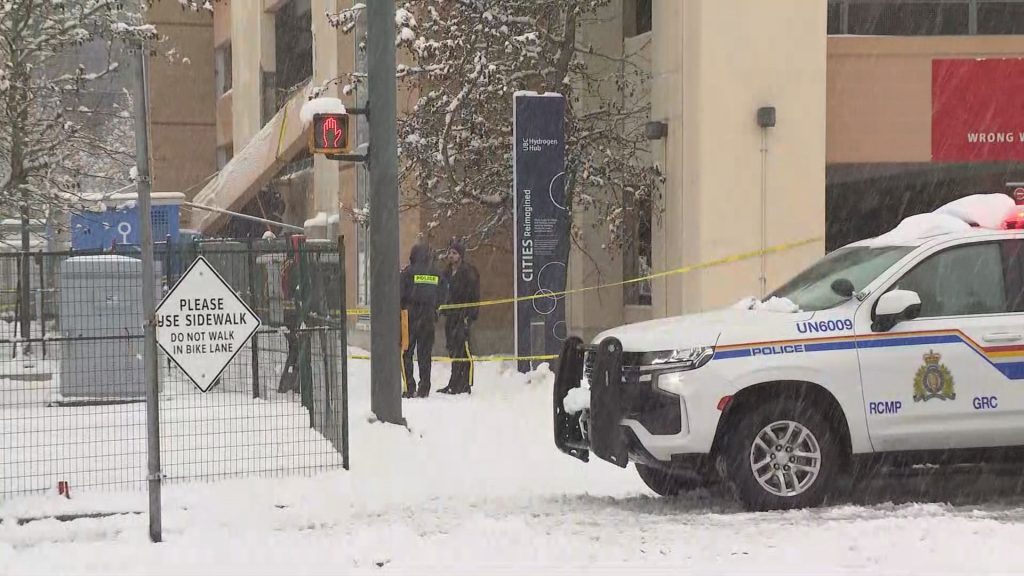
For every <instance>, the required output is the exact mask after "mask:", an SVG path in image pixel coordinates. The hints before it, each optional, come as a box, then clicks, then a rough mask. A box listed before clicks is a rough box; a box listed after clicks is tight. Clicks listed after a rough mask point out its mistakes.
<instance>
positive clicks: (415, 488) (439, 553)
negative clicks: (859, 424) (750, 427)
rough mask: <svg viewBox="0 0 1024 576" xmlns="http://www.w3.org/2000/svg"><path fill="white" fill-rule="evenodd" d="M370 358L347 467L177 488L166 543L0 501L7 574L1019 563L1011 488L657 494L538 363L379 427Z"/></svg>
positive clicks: (132, 528)
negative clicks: (562, 397) (568, 429)
mask: <svg viewBox="0 0 1024 576" xmlns="http://www.w3.org/2000/svg"><path fill="white" fill-rule="evenodd" d="M367 370H368V367H367V363H366V362H361V361H353V362H352V366H351V373H352V386H353V390H352V409H353V421H352V450H353V452H352V471H351V472H348V473H346V472H344V471H337V472H330V473H324V474H321V475H318V476H314V477H308V478H289V479H262V480H258V479H239V480H229V481H223V482H220V483H215V484H173V485H169V486H167V487H166V488H165V492H164V539H165V542H164V543H162V544H159V545H153V544H150V543H149V542H148V540H147V529H146V526H147V519H146V516H145V515H144V514H126V515H119V516H111V517H106V518H97V519H81V520H75V521H72V522H60V521H58V520H54V519H43V520H38V521H33V522H29V523H26V524H24V525H18V523H17V522H16V521H15V520H14V518H16V517H19V518H24V517H40V516H48V515H55V514H66V513H75V512H95V511H104V512H118V511H120V512H131V511H142V510H145V494H144V493H134V494H105V493H102V492H90V493H81V494H76V495H75V496H74V498H73V499H72V500H64V499H62V498H57V497H56V496H55V495H52V496H46V497H43V496H35V497H31V498H20V499H17V500H13V501H10V502H6V503H3V504H0V517H2V518H5V519H6V521H4V522H3V524H0V574H2V575H7V574H11V575H15V574H175V575H177V574H200V573H202V574H213V573H216V574H218V575H221V574H240V575H246V576H251V575H255V574H289V575H297V574H312V573H316V574H328V573H330V574H348V573H389V574H423V573H434V574H484V573H502V574H524V573H534V574H556V573H559V574H560V573H611V572H615V573H617V574H623V573H626V574H628V573H634V572H642V573H651V572H659V573H667V572H669V571H671V572H673V573H691V572H692V573H722V574H731V573H738V572H744V573H753V572H756V573H758V574H783V573H785V574H790V575H791V574H823V573H829V574H831V573H842V572H859V573H869V574H890V573H899V574H922V573H934V572H942V573H964V574H967V573H970V574H977V573H982V572H1021V571H1024V559H1022V558H1021V557H1020V555H1019V553H1018V552H1019V542H1020V541H1021V540H1022V538H1024V508H1021V507H1020V504H1019V500H1018V499H1016V498H1004V499H1003V500H1002V501H1001V503H998V504H991V503H990V504H984V505H980V506H973V505H961V506H948V505H943V504H899V505H894V504H887V503H884V499H882V500H878V499H877V498H875V499H874V501H881V502H883V503H875V504H871V505H853V504H848V505H842V506H837V507H832V508H824V509H819V510H811V511H801V512H789V513H770V514H749V513H744V512H741V511H739V509H738V507H737V506H736V505H735V504H733V503H732V502H731V501H729V500H728V499H726V498H723V497H721V496H720V495H714V494H707V493H704V494H697V495H692V496H689V497H686V498H679V499H674V500H665V499H659V498H656V497H654V496H653V495H652V494H651V493H650V492H649V491H647V489H646V488H645V487H643V485H642V484H641V483H640V481H639V480H638V479H637V477H636V474H635V472H634V471H633V470H632V469H627V470H620V469H618V468H616V467H615V466H612V465H610V464H606V463H603V462H599V461H598V462H593V463H591V464H582V463H579V462H577V461H575V460H573V459H571V458H568V457H566V456H563V455H561V454H560V453H559V452H558V451H557V450H556V449H555V447H554V445H553V443H552V436H551V434H552V433H551V421H550V404H551V400H550V387H551V384H552V381H553V376H552V375H551V374H550V372H547V371H546V370H541V371H539V372H537V373H534V374H532V375H530V376H523V375H519V374H516V373H514V372H512V371H509V369H508V368H503V367H502V366H500V365H497V364H489V365H485V366H480V367H479V368H478V370H477V376H476V381H477V386H476V388H475V390H474V393H473V395H472V396H469V397H466V396H462V397H455V398H452V397H446V396H439V395H435V396H432V397H430V398H428V399H426V400H412V401H406V402H405V404H404V406H405V414H406V417H407V418H408V420H409V423H410V431H406V430H405V429H402V428H399V427H394V426H384V425H380V424H370V423H369V422H368V421H367V418H366V416H367V414H368V410H367V407H368V405H369V400H368V390H367V381H368V378H367ZM447 375H448V372H447V367H445V366H438V367H437V369H436V375H435V378H436V379H435V388H439V387H440V386H443V384H444V382H445V381H446V379H447Z"/></svg>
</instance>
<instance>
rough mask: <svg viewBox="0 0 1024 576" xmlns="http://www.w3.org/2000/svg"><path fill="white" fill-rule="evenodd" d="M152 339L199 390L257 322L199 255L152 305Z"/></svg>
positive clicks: (221, 368) (231, 356)
mask: <svg viewBox="0 0 1024 576" xmlns="http://www.w3.org/2000/svg"><path fill="white" fill-rule="evenodd" d="M156 317H157V323H156V341H157V344H159V345H160V348H162V349H163V351H164V353H166V354H167V356H168V357H170V359H171V360H173V361H174V363H175V364H177V365H178V368H181V371H182V372H184V373H185V374H186V375H187V376H188V377H189V378H190V379H191V380H192V382H193V383H195V385H196V388H199V391H200V392H209V391H210V388H212V387H213V384H214V383H215V382H216V381H217V378H218V377H220V374H221V372H223V371H224V368H226V367H227V365H228V364H230V363H231V360H233V359H234V358H235V355H236V354H238V352H239V350H241V349H242V347H243V346H245V344H246V342H248V341H249V339H250V338H252V335H253V334H255V333H256V331H257V330H258V329H259V327H260V319H259V317H257V316H256V314H255V313H254V312H253V311H252V309H251V308H249V306H248V305H247V304H246V303H245V302H244V301H243V300H242V299H241V298H239V297H238V295H237V294H235V292H234V290H232V289H231V287H230V286H228V283H227V282H225V281H224V279H223V278H221V276H220V274H218V273H217V271H216V270H214V269H213V267H212V266H210V263H209V262H207V261H206V259H205V258H203V257H202V256H200V257H199V258H197V259H196V261H195V262H193V263H192V265H191V266H189V268H188V270H187V271H185V274H184V275H182V277H181V279H180V280H178V283H177V284H175V285H174V288H172V289H171V291H170V292H168V293H167V296H165V297H164V299H163V301H162V302H160V305H159V306H158V307H157V309H156Z"/></svg>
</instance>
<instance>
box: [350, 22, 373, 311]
mask: <svg viewBox="0 0 1024 576" xmlns="http://www.w3.org/2000/svg"><path fill="white" fill-rule="evenodd" d="M353 37H354V38H355V39H356V49H355V63H354V64H355V65H354V68H355V71H356V73H357V74H366V68H367V66H366V43H365V42H364V41H363V39H364V38H365V37H366V11H365V10H360V11H359V16H358V17H357V18H356V28H355V34H354V35H353ZM355 100H356V106H359V107H365V106H366V105H367V103H368V94H367V87H366V83H365V82H359V83H357V84H356V85H355ZM355 120H356V139H355V145H356V146H360V145H362V144H367V143H369V138H368V135H369V133H370V125H369V123H368V122H367V119H366V116H365V115H363V114H358V115H356V117H355ZM369 205H370V174H369V172H368V171H367V169H366V165H365V164H359V165H357V166H356V206H357V208H358V209H359V210H366V209H367V208H368V207H369ZM361 213H363V214H365V212H361ZM356 304H357V305H358V306H361V307H368V306H369V305H370V238H369V226H368V225H363V224H359V225H357V226H356Z"/></svg>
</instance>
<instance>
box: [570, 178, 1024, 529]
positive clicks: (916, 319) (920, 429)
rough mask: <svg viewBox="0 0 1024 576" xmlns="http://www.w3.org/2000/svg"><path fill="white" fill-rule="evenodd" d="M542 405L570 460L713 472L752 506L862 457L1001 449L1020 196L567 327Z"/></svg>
mask: <svg viewBox="0 0 1024 576" xmlns="http://www.w3.org/2000/svg"><path fill="white" fill-rule="evenodd" d="M1021 192H1022V197H1021V198H1020V199H1019V200H1018V202H1019V203H1024V202H1022V201H1024V190H1022V191H1021ZM1018 211H1020V212H1018ZM553 411H554V425H555V430H554V432H555V443H556V445H557V446H558V448H559V449H561V450H562V451H563V452H565V453H567V454H570V455H572V456H574V457H576V458H578V459H580V460H582V461H584V462H586V461H587V460H588V459H589V453H590V452H593V453H594V455H596V456H598V457H599V458H602V459H604V460H607V461H609V462H612V463H614V464H617V465H619V466H621V467H626V465H627V463H628V462H630V461H632V462H634V463H635V465H636V468H637V470H638V472H639V474H640V477H641V478H642V479H643V481H644V482H645V483H646V484H647V485H648V486H649V487H650V488H651V489H652V490H654V491H655V492H657V493H659V494H661V495H671V494H675V493H678V492H680V491H683V490H688V489H692V488H694V487H697V486H700V485H703V484H706V483H710V482H712V481H719V480H720V481H724V482H725V483H727V484H728V485H729V486H731V488H732V490H733V491H734V493H735V494H736V495H737V496H738V497H739V498H740V500H741V501H742V502H743V503H744V504H745V506H747V507H748V508H749V509H753V510H764V509H780V508H801V507H807V506H816V505H819V504H821V503H822V502H823V501H824V500H825V498H826V496H828V494H829V493H830V491H831V490H833V489H834V488H835V487H836V485H837V483H838V482H839V480H841V479H843V478H846V477H848V476H847V472H849V471H850V470H851V469H852V466H851V463H853V462H855V461H858V460H860V459H862V458H867V459H869V460H872V461H878V460H880V459H884V460H885V461H886V462H898V463H900V464H901V465H902V464H907V465H909V464H922V463H940V464H950V463H963V462H985V461H991V460H993V459H995V458H1003V459H1007V458H1011V457H1013V454H1018V453H1017V452H1015V451H1014V450H1007V449H1005V448H1007V447H1020V446H1024V206H1015V205H1014V201H1013V200H1012V199H1010V197H1009V196H1006V195H1002V194H992V195H977V196H972V197H968V198H965V199H961V200H959V201H956V202H953V203H951V204H948V205H946V206H944V207H942V208H940V209H939V210H937V211H936V212H934V213H929V214H921V215H917V216H912V217H910V218H908V219H906V220H904V221H903V222H902V223H901V224H900V226H898V227H897V228H896V229H894V230H893V231H891V232H889V233H887V234H884V235H882V236H879V237H877V238H873V239H870V240H866V241H862V242H857V243H854V244H850V245H848V246H845V247H843V248H840V249H838V250H835V251H833V252H831V253H830V254H828V255H827V256H825V257H824V258H822V259H821V260H819V261H818V262H816V263H815V264H813V265H812V266H810V267H809V268H808V269H806V270H804V271H803V272H801V273H800V274H798V275H797V276H796V277H794V278H793V279H792V280H790V281H789V282H787V283H786V284H785V285H783V286H782V287H781V288H779V289H778V290H776V291H775V292H774V293H773V294H771V295H770V296H769V298H767V299H766V300H765V301H763V302H759V301H757V300H756V299H749V300H748V301H745V302H743V303H741V304H739V305H737V306H734V307H732V308H729V309H724V310H718V311H714V312H708V313H702V314H693V315H687V316H680V317H673V318H665V319H660V320H653V321H649V322H641V323H637V324H630V325H625V326H621V327H618V328H614V329H612V330H608V331H606V332H603V333H601V334H599V335H598V336H597V337H596V338H595V339H594V341H593V342H592V343H591V345H589V346H587V345H584V343H583V342H582V341H581V340H580V339H579V338H577V337H572V338H570V339H569V340H568V341H567V342H566V343H565V345H564V347H563V350H562V353H561V357H560V360H559V364H558V368H557V376H556V383H555V387H554V406H553ZM869 457H870V458H869ZM881 457H884V458H881ZM1016 458H1018V460H1017V461H1018V462H1019V456H1017V457H1016Z"/></svg>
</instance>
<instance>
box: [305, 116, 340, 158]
mask: <svg viewBox="0 0 1024 576" xmlns="http://www.w3.org/2000/svg"><path fill="white" fill-rule="evenodd" d="M348 151H349V138H348V114H337V113H331V114H314V115H313V130H312V131H311V132H310V133H309V152H310V154H328V155H333V154H345V153H346V152H348Z"/></svg>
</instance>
